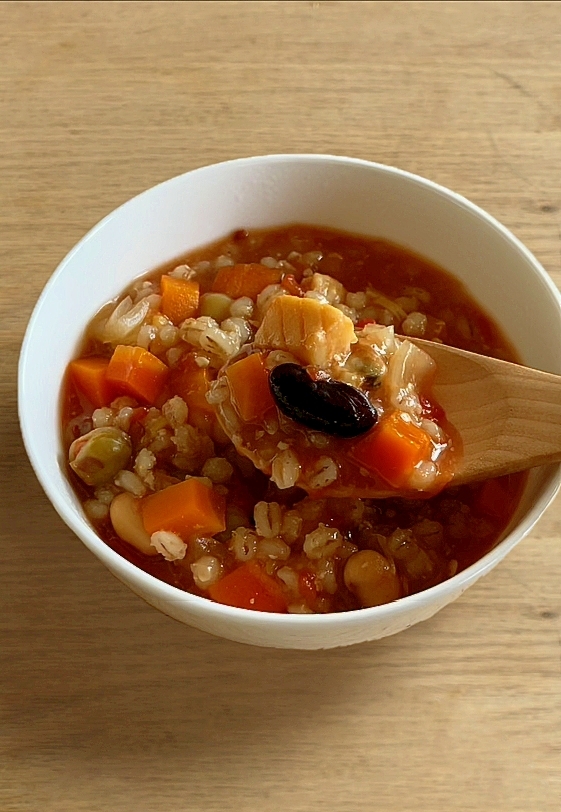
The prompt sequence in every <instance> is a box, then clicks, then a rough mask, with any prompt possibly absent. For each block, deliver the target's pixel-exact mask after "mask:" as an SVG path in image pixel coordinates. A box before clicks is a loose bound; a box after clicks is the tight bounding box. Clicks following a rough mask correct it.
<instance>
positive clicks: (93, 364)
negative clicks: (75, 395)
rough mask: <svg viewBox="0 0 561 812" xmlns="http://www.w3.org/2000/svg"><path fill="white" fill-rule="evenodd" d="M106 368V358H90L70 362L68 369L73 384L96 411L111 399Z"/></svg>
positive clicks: (107, 364)
mask: <svg viewBox="0 0 561 812" xmlns="http://www.w3.org/2000/svg"><path fill="white" fill-rule="evenodd" d="M108 366H109V359H108V358H101V357H99V356H90V357H88V358H78V359H77V360H76V361H71V362H70V364H69V367H68V368H69V370H70V375H71V378H72V380H73V382H74V384H75V385H76V387H77V388H78V389H79V390H80V391H81V392H83V394H84V395H85V396H86V397H87V399H88V400H89V401H90V403H91V404H92V406H95V407H96V409H99V408H101V407H102V406H107V404H108V403H110V402H111V399H112V389H111V386H110V384H109V382H108V380H107V375H106V373H107V367H108Z"/></svg>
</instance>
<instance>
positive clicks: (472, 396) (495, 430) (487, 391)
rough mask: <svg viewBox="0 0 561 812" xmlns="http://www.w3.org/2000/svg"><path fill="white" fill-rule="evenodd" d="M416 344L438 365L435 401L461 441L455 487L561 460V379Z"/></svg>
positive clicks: (433, 345)
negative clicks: (442, 409)
mask: <svg viewBox="0 0 561 812" xmlns="http://www.w3.org/2000/svg"><path fill="white" fill-rule="evenodd" d="M414 341H415V343H416V344H418V346H419V347H421V349H423V350H425V352H427V353H428V354H429V355H430V356H431V358H433V359H434V361H435V362H436V365H437V372H436V377H435V381H434V384H433V391H434V394H435V397H436V399H437V401H438V402H439V403H440V404H441V405H442V407H443V408H444V410H445V412H446V417H447V418H448V420H449V421H450V423H451V424H452V425H453V426H454V427H455V429H456V430H457V431H458V433H459V435H460V436H461V438H462V443H463V455H462V457H461V458H460V459H459V460H458V462H457V466H456V471H455V475H454V478H453V480H452V483H451V484H454V485H459V484H462V483H466V482H476V481H478V480H483V479H490V478H492V477H496V476H502V475H503V474H513V473H515V472H516V471H524V470H526V469H528V468H534V467H536V466H538V465H544V464H546V463H552V462H560V461H561V376H559V375H552V374H550V373H548V372H540V371H538V370H535V369H531V368H529V367H524V366H520V365H518V364H512V363H509V362H507V361H499V360H497V359H496V358H488V357H487V356H484V355H478V354H476V353H472V352H466V351H465V350H458V349H456V348H455V347H448V346H446V345H444V344H437V343H435V342H433V341H423V340H417V339H414Z"/></svg>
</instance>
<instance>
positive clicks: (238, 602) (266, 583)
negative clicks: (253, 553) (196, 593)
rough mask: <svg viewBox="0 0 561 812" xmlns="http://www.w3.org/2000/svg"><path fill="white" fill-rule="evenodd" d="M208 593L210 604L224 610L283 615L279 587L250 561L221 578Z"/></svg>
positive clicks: (282, 598)
mask: <svg viewBox="0 0 561 812" xmlns="http://www.w3.org/2000/svg"><path fill="white" fill-rule="evenodd" d="M208 592H209V595H210V597H211V598H212V599H213V600H214V601H216V602H217V603H225V604H226V605H227V606H237V607H238V608H239V609H255V610H257V611H258V612H286V601H285V599H284V597H283V594H282V591H281V589H280V586H279V585H278V584H277V583H276V582H275V581H274V580H273V579H272V578H271V577H270V576H269V575H267V573H266V572H264V571H263V569H262V568H261V567H260V566H259V564H257V562H254V561H249V562H248V563H247V564H243V565H242V566H241V567H238V569H236V570H234V571H233V572H230V573H229V574H228V575H225V576H224V578H221V580H220V581H217V582H216V583H215V584H213V585H212V586H211V587H210V588H209V590H208Z"/></svg>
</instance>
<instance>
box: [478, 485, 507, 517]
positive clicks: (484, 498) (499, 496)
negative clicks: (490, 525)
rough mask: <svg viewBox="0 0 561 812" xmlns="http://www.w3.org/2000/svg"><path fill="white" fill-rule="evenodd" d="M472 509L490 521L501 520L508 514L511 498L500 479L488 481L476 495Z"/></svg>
mask: <svg viewBox="0 0 561 812" xmlns="http://www.w3.org/2000/svg"><path fill="white" fill-rule="evenodd" d="M474 507H475V509H476V511H477V512H478V513H483V514H484V515H485V516H489V517H490V518H491V519H502V518H503V517H505V516H506V515H507V514H508V513H509V512H510V509H511V507H512V496H511V494H510V493H509V492H508V490H507V489H506V487H505V486H504V485H503V483H502V482H501V480H500V479H488V480H487V482H485V483H484V484H483V486H482V487H481V490H480V491H479V493H478V494H477V497H476V499H475V505H474Z"/></svg>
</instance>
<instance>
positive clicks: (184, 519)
mask: <svg viewBox="0 0 561 812" xmlns="http://www.w3.org/2000/svg"><path fill="white" fill-rule="evenodd" d="M141 511H142V521H143V523H144V527H145V529H146V532H147V533H150V535H152V533H155V532H156V531H157V530H169V531H171V532H172V533H177V535H178V536H181V538H182V539H183V540H184V541H190V540H191V539H194V538H197V537H198V536H214V534H215V533H221V532H222V531H223V530H225V529H226V521H225V501H224V497H222V496H220V494H218V493H216V491H215V490H214V489H213V488H212V487H210V486H209V485H206V484H205V483H204V482H201V480H200V479H197V478H196V477H191V478H190V479H186V480H185V481H184V482H178V483H177V485H170V486H169V487H168V488H164V489H163V490H161V491H156V493H153V494H150V496H145V497H144V499H143V500H142V503H141Z"/></svg>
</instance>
